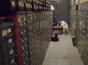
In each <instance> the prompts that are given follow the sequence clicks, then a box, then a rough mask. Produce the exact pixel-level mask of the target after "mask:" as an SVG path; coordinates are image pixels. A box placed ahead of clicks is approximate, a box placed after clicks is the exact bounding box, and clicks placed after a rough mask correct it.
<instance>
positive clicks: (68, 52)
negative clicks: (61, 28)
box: [42, 35, 83, 65]
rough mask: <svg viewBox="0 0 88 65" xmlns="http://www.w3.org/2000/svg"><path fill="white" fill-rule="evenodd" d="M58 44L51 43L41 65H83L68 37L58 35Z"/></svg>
mask: <svg viewBox="0 0 88 65" xmlns="http://www.w3.org/2000/svg"><path fill="white" fill-rule="evenodd" d="M59 39H60V41H59V42H51V43H50V45H49V48H48V50H47V54H46V56H45V60H44V62H43V64H42V65H83V62H82V60H81V58H80V55H79V53H78V50H77V48H76V47H74V46H73V44H72V40H71V36H70V35H59Z"/></svg>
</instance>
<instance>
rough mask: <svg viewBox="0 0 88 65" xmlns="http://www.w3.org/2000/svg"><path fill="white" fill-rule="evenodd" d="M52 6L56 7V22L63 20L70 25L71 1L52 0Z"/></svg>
mask: <svg viewBox="0 0 88 65" xmlns="http://www.w3.org/2000/svg"><path fill="white" fill-rule="evenodd" d="M51 1H52V2H51V3H52V4H53V5H54V6H55V8H56V11H55V12H54V16H56V20H58V19H62V20H65V21H66V22H68V23H69V19H70V18H69V11H70V0H51Z"/></svg>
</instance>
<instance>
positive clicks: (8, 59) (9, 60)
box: [0, 19, 18, 65]
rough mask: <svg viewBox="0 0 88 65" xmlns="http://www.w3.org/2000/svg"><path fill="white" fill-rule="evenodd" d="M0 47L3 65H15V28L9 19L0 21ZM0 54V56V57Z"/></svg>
mask: <svg viewBox="0 0 88 65" xmlns="http://www.w3.org/2000/svg"><path fill="white" fill-rule="evenodd" d="M0 31H1V32H0V42H1V43H0V46H1V49H2V51H1V54H2V59H3V62H2V64H4V65H17V63H18V62H17V52H16V42H15V41H16V39H15V27H14V23H13V22H12V20H11V19H2V20H0ZM1 54H0V55H1Z"/></svg>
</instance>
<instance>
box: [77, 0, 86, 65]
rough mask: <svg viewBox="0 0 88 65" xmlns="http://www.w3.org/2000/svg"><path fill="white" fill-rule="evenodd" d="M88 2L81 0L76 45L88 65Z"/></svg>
mask: <svg viewBox="0 0 88 65" xmlns="http://www.w3.org/2000/svg"><path fill="white" fill-rule="evenodd" d="M87 7H88V1H85V2H84V1H83V0H80V1H79V4H78V11H77V12H78V13H77V15H78V16H76V28H75V29H76V32H75V35H76V40H75V42H76V44H77V47H78V49H79V52H80V54H81V57H82V59H83V61H84V64H85V65H87V64H88V8H87Z"/></svg>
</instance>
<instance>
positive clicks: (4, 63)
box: [0, 11, 52, 65]
mask: <svg viewBox="0 0 88 65" xmlns="http://www.w3.org/2000/svg"><path fill="white" fill-rule="evenodd" d="M51 26H52V12H51V11H39V12H38V11H37V12H33V11H30V12H27V11H21V12H17V13H14V15H10V16H6V17H1V18H0V42H1V43H0V65H42V62H43V60H44V57H45V54H46V51H47V48H48V46H49V42H50V38H51V34H52V30H51Z"/></svg>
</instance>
